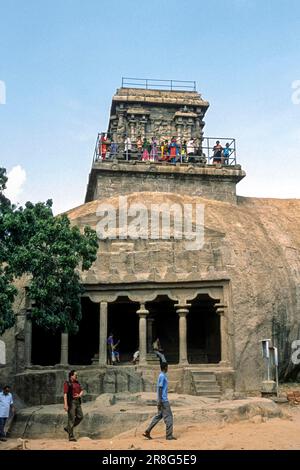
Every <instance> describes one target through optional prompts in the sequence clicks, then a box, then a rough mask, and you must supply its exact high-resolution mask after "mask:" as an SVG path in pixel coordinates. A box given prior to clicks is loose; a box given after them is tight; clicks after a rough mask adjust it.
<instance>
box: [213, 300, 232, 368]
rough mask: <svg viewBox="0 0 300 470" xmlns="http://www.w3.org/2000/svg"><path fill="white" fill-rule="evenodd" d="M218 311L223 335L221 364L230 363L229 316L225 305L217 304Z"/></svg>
mask: <svg viewBox="0 0 300 470" xmlns="http://www.w3.org/2000/svg"><path fill="white" fill-rule="evenodd" d="M215 307H216V312H217V314H218V315H219V316H220V336H221V360H220V362H219V364H220V365H224V366H227V365H229V356H228V328H227V317H226V315H225V308H226V306H225V305H222V304H215Z"/></svg>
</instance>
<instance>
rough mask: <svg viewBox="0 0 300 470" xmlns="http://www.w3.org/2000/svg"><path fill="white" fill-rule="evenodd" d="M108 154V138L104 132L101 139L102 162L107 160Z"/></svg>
mask: <svg viewBox="0 0 300 470" xmlns="http://www.w3.org/2000/svg"><path fill="white" fill-rule="evenodd" d="M106 152H107V137H106V135H105V133H104V132H102V134H101V138H100V155H101V158H102V160H105V158H106Z"/></svg>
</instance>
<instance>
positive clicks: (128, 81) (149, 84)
mask: <svg viewBox="0 0 300 470" xmlns="http://www.w3.org/2000/svg"><path fill="white" fill-rule="evenodd" d="M122 88H145V89H146V90H166V91H180V90H182V91H196V82H195V81H191V80H159V79H156V78H130V77H122Z"/></svg>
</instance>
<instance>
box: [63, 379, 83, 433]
mask: <svg viewBox="0 0 300 470" xmlns="http://www.w3.org/2000/svg"><path fill="white" fill-rule="evenodd" d="M82 395H83V390H82V388H81V385H80V383H79V382H78V377H77V373H76V371H75V370H71V371H70V372H69V381H68V382H65V383H64V409H65V410H66V411H67V412H68V426H67V427H65V428H64V430H65V431H66V432H67V433H68V434H69V441H76V439H75V437H74V428H75V427H76V426H78V424H79V423H80V422H81V421H82V419H83V413H82V409H81V397H82Z"/></svg>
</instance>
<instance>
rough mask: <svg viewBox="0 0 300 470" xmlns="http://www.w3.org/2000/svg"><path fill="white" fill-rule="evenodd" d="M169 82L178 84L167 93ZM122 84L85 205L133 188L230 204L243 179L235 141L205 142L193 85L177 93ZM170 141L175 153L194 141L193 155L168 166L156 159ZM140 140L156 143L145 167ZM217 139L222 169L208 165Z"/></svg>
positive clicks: (201, 104)
mask: <svg viewBox="0 0 300 470" xmlns="http://www.w3.org/2000/svg"><path fill="white" fill-rule="evenodd" d="M148 82H149V81H147V85H148ZM130 83H132V81H131V82H130ZM174 83H177V82H172V84H171V86H172V85H173V86H172V88H173V87H174ZM179 83H180V84H181V82H179ZM187 83H189V84H190V82H187ZM191 83H193V84H194V82H191ZM125 85H126V82H125V81H124V80H123V86H122V88H119V89H118V90H117V91H116V93H115V95H114V96H113V98H112V105H111V111H110V118H109V124H108V129H107V131H106V133H105V135H106V137H105V138H106V139H107V140H106V141H105V145H106V147H107V149H108V152H107V154H106V155H105V158H101V151H100V149H101V137H100V135H101V134H99V138H98V141H97V144H96V150H95V155H94V160H93V164H92V169H91V173H90V177H89V183H88V188H87V193H86V198H85V202H89V201H92V200H96V199H101V198H103V197H108V196H113V195H115V196H116V195H118V194H123V195H124V194H127V193H128V192H132V189H133V188H134V190H135V191H168V192H174V193H176V194H183V195H184V194H189V195H198V196H203V197H208V198H210V199H217V200H222V201H230V202H234V201H235V200H236V184H237V183H238V182H239V181H240V180H241V179H242V178H243V177H244V176H245V173H244V172H243V171H242V169H241V167H240V165H238V164H237V162H236V152H235V140H234V139H231V138H230V139H221V138H219V139H217V138H207V137H204V132H203V129H204V125H205V122H204V120H203V118H204V115H205V113H206V111H207V109H208V107H209V103H208V102H207V101H205V100H204V99H203V98H202V96H201V94H200V93H198V92H197V91H196V89H195V85H192V86H186V85H185V82H184V85H183V86H182V89H178V88H180V85H178V87H176V88H175V90H174V89H169V90H165V89H148V88H141V87H140V85H141V83H140V82H138V85H139V86H138V87H135V88H134V87H132V86H128V87H127V86H125ZM164 86H166V85H165V84H164ZM171 86H170V88H171ZM185 88H191V89H188V90H186V89H185ZM102 135H103V134H102ZM173 137H174V138H175V139H176V142H177V144H178V147H179V151H180V149H181V148H182V146H183V144H184V142H185V143H187V142H189V141H190V140H191V139H193V145H194V152H193V156H192V157H190V158H188V159H187V158H183V159H182V158H181V159H180V157H179V158H177V162H175V164H173V165H171V164H170V163H169V162H166V161H165V160H164V159H162V158H160V153H161V150H160V144H161V142H166V141H167V142H169V143H170V142H171V140H172V138H173ZM126 138H129V139H130V156H129V158H127V157H128V155H126V145H125V143H124V142H125V140H126ZM145 138H146V139H148V141H149V142H150V144H151V140H152V138H155V139H156V141H157V149H158V150H157V152H158V155H157V158H156V159H152V160H151V159H150V160H149V161H147V162H145V161H141V160H142V158H141V154H139V152H138V147H137V142H138V140H139V139H140V140H144V139H145ZM217 140H219V141H220V142H221V145H222V146H224V147H225V146H226V143H227V142H228V143H229V147H230V158H229V159H228V160H227V162H226V163H227V164H225V165H222V164H221V162H220V164H217V163H214V162H213V146H214V145H215V144H216V141H217ZM112 144H113V146H115V151H114V153H113V155H112V153H110V152H109V150H110V148H112Z"/></svg>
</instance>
